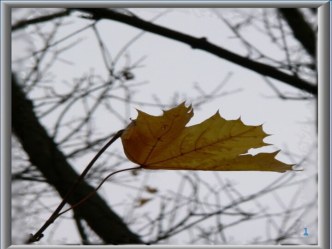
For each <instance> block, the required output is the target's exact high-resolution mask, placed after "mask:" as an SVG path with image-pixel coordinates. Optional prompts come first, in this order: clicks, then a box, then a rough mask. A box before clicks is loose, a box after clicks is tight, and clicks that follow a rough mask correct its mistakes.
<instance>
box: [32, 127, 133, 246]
mask: <svg viewBox="0 0 332 249" xmlns="http://www.w3.org/2000/svg"><path fill="white" fill-rule="evenodd" d="M123 131H124V130H119V131H118V132H117V133H115V135H114V136H113V137H112V138H111V140H110V141H109V142H107V144H105V145H104V146H103V147H102V148H101V149H100V151H98V153H97V154H96V155H95V156H94V157H93V158H92V160H91V161H90V163H89V164H88V165H87V166H86V168H85V169H84V171H83V172H82V174H81V175H80V176H79V177H78V178H77V180H76V182H75V183H74V184H73V186H72V187H71V188H70V189H69V191H68V192H67V194H66V195H65V197H64V198H63V200H62V201H61V203H60V204H59V206H58V207H57V208H56V209H55V210H54V212H53V213H52V215H51V216H50V217H49V218H48V220H46V221H45V223H44V225H43V226H42V227H41V228H40V229H39V230H38V231H37V232H36V233H35V234H31V236H30V238H29V239H28V241H27V244H30V243H33V242H37V241H39V240H40V239H41V238H42V237H43V236H44V235H43V232H44V231H45V230H46V229H47V228H48V227H49V226H50V225H51V224H52V223H53V222H54V221H55V220H56V219H57V218H58V217H59V216H60V215H61V214H60V212H61V210H62V208H63V207H64V206H65V204H66V203H67V202H68V199H69V197H70V196H71V195H72V194H73V193H74V192H75V191H76V190H77V188H78V186H79V185H80V183H81V182H82V181H83V179H84V177H85V176H86V175H87V173H88V172H89V170H90V169H91V168H92V166H93V165H94V163H95V162H96V161H97V159H98V158H99V157H100V156H101V155H102V154H103V153H104V152H105V150H106V149H107V148H108V147H109V146H110V145H111V144H113V143H114V142H115V141H116V140H117V139H118V138H119V137H121V135H122V133H123ZM125 170H129V169H124V170H119V171H116V172H113V173H111V174H110V175H109V176H107V178H109V177H110V176H111V175H114V174H115V173H118V172H121V171H125ZM107 178H105V179H104V180H103V182H104V181H105V180H106V179H107ZM103 182H102V183H103ZM100 186H101V185H100ZM100 186H98V188H99V187H100ZM93 193H95V191H94V192H93ZM90 194H91V193H90ZM90 194H89V195H88V196H90ZM74 206H77V204H75V205H74ZM66 211H68V210H66Z"/></svg>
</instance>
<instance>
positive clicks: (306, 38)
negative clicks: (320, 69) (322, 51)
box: [279, 8, 316, 59]
mask: <svg viewBox="0 0 332 249" xmlns="http://www.w3.org/2000/svg"><path fill="white" fill-rule="evenodd" d="M279 12H280V13H281V14H282V16H283V17H284V19H285V20H286V22H287V23H288V26H289V27H290V28H291V30H292V32H293V34H294V37H295V38H296V39H297V40H298V41H299V42H300V43H301V44H302V46H303V47H304V49H305V50H306V51H307V52H308V53H309V54H310V55H311V57H312V58H314V59H315V58H316V35H315V32H314V31H313V30H312V28H311V26H310V25H309V24H308V23H307V21H306V20H305V19H304V17H303V15H302V14H301V12H300V11H299V10H298V9H294V8H280V9H279Z"/></svg>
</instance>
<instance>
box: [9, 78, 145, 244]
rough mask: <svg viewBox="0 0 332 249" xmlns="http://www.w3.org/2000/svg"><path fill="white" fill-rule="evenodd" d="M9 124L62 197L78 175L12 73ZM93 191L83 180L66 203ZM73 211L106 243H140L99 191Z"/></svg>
mask: <svg viewBox="0 0 332 249" xmlns="http://www.w3.org/2000/svg"><path fill="white" fill-rule="evenodd" d="M12 128H13V132H14V134H15V135H16V137H17V138H18V140H19V141H20V143H21V144H22V147H23V149H24V150H25V151H26V153H27V154H28V156H29V160H30V162H31V163H32V164H33V165H35V166H36V167H37V168H38V169H39V170H40V171H41V172H42V174H43V175H44V177H45V178H46V179H47V181H48V182H49V184H51V185H52V186H53V187H54V188H55V189H56V190H57V191H58V193H59V194H60V196H61V197H62V198H64V197H65V196H66V194H67V192H68V190H69V189H70V188H71V186H72V185H73V183H74V182H75V181H76V180H77V178H78V175H77V173H76V172H75V171H74V170H73V168H72V166H71V165H70V164H69V163H68V162H67V160H66V158H65V156H64V155H63V153H62V152H61V151H60V150H59V149H58V147H57V145H56V144H55V142H54V141H53V140H52V139H51V138H50V137H49V135H48V134H47V131H46V130H45V128H44V127H43V126H42V125H41V124H40V122H39V120H38V119H37V117H36V115H35V113H34V111H33V104H32V102H31V101H30V100H28V99H27V98H26V96H25V94H24V93H23V91H22V90H21V88H20V86H19V84H18V82H17V80H16V77H15V75H14V74H12ZM93 191H94V188H93V187H91V186H90V185H89V184H87V183H86V182H84V181H83V182H82V183H81V184H80V187H79V188H78V189H77V190H76V191H75V193H74V194H72V195H71V196H70V197H68V203H69V204H70V205H74V204H76V203H77V202H78V201H80V200H81V199H82V198H84V197H85V196H86V195H88V194H89V193H91V192H93ZM76 212H77V215H79V216H80V217H81V218H82V219H85V220H86V222H87V223H88V225H89V226H90V227H91V229H93V230H94V232H95V233H96V234H98V235H99V236H100V238H101V239H102V240H104V241H105V243H107V244H141V243H142V241H141V240H140V239H139V237H138V235H136V234H134V233H132V232H131V231H130V230H129V228H128V227H127V225H126V224H125V223H124V222H123V221H122V219H121V218H120V217H119V216H118V215H117V214H116V213H114V211H112V209H111V208H110V207H109V206H108V205H107V203H106V202H105V201H104V200H103V199H102V198H101V197H100V196H99V195H98V194H95V195H94V196H92V197H91V198H90V199H89V200H88V201H86V203H84V205H82V206H80V208H79V209H77V210H76Z"/></svg>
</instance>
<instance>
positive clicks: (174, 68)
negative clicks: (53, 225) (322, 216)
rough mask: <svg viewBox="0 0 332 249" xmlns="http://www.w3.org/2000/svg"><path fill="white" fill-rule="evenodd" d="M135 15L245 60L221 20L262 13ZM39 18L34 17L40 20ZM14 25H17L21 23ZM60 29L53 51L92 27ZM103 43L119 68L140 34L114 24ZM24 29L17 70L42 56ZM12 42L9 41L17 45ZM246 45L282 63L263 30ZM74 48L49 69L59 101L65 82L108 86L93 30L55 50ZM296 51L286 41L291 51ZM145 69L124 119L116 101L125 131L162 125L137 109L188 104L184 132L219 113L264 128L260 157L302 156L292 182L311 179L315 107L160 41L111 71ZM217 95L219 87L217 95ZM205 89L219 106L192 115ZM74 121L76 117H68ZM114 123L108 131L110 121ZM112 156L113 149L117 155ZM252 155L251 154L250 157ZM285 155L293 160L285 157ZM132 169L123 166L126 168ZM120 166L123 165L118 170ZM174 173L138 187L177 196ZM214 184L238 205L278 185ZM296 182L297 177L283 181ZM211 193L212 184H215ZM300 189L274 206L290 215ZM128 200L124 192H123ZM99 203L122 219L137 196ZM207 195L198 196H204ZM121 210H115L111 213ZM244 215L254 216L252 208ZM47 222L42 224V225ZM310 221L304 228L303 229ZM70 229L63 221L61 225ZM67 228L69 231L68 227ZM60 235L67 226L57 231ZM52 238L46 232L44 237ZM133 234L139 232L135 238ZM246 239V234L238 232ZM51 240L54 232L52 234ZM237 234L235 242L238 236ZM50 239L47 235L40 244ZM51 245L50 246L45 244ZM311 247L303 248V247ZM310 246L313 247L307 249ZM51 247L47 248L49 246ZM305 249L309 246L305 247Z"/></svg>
mask: <svg viewBox="0 0 332 249" xmlns="http://www.w3.org/2000/svg"><path fill="white" fill-rule="evenodd" d="M131 11H133V12H134V13H135V14H137V15H138V16H140V17H142V18H143V19H145V20H151V19H152V18H156V17H157V16H158V15H161V16H160V17H158V18H157V19H156V20H155V21H154V22H155V23H156V24H160V25H163V26H166V27H169V28H172V29H175V30H178V31H180V32H184V33H186V34H189V35H193V36H195V37H206V38H207V39H208V40H209V41H210V42H212V43H215V44H218V45H220V46H222V47H224V48H226V49H229V50H231V51H233V52H236V53H239V54H241V55H244V54H245V53H246V50H245V49H244V46H243V44H241V43H240V42H239V41H238V40H237V39H236V38H235V37H234V34H233V33H232V31H231V30H230V29H229V28H228V27H227V26H226V25H225V23H224V22H223V21H222V20H221V19H220V16H223V17H225V18H228V19H232V20H236V18H241V13H242V15H244V14H243V13H246V12H248V13H252V12H254V13H255V12H257V15H259V13H260V11H261V10H260V9H247V10H241V11H242V12H241V11H235V10H234V9H213V10H211V9H167V10H165V9H131ZM22 13H23V12H17V16H20V15H22ZM35 13H36V14H38V13H40V12H39V11H38V10H36V11H35ZM17 16H15V15H13V19H15V18H17ZM65 20H66V21H65V23H66V25H65V26H63V27H62V28H61V32H58V33H57V34H56V37H55V38H54V41H57V40H60V39H62V38H63V37H65V36H67V35H69V34H71V33H72V32H73V31H75V30H78V29H80V28H83V27H85V26H87V25H89V24H90V23H91V20H87V19H83V18H80V17H79V16H78V14H73V15H72V16H71V17H67V18H66V19H65ZM41 27H42V29H46V30H47V29H50V28H51V27H52V25H49V24H47V25H41ZM96 28H97V30H98V31H99V34H100V35H101V38H102V40H103V41H104V42H105V44H106V46H107V50H108V51H109V53H110V56H111V58H112V59H114V58H116V56H117V54H118V53H119V51H121V49H122V48H123V46H124V45H125V44H127V43H128V42H129V41H130V40H131V39H133V38H134V37H135V36H137V35H138V34H140V33H141V32H142V31H141V30H139V29H136V28H132V27H130V26H127V25H124V24H120V23H116V22H114V21H104V20H103V21H100V22H99V23H98V24H97V25H96ZM29 29H34V28H33V27H30V28H27V29H24V30H22V31H19V32H17V34H15V35H21V36H22V38H21V39H14V40H13V50H12V52H13V61H15V60H17V59H19V58H23V57H25V56H26V55H27V54H28V51H27V48H28V47H30V46H31V44H32V46H34V47H35V48H36V49H39V48H40V46H41V43H40V41H39V40H38V39H37V38H36V37H34V36H29ZM15 35H14V37H13V38H15ZM244 35H245V37H246V39H248V41H250V42H251V43H252V44H255V46H256V47H258V48H260V49H261V50H262V51H263V52H265V53H267V54H268V55H269V56H270V57H273V58H275V59H282V58H283V56H284V55H283V54H282V53H281V52H280V50H278V48H276V47H274V46H273V45H272V44H271V42H270V41H269V39H268V38H267V37H266V35H263V34H262V33H261V32H260V30H259V26H258V27H256V26H253V27H250V28H248V31H246V32H245V33H244ZM77 40H79V41H80V42H79V43H78V44H77V45H76V46H75V47H73V48H71V49H69V50H67V51H66V52H64V53H63V54H61V57H60V58H61V60H59V62H57V63H56V64H55V65H54V66H53V67H52V68H51V69H50V75H52V80H54V81H56V82H58V83H59V85H58V86H57V88H56V89H57V90H58V91H59V92H66V90H67V89H66V86H65V84H63V82H64V81H72V80H73V79H75V78H79V77H81V76H82V75H83V74H87V73H88V72H91V71H93V72H94V73H95V74H97V75H100V76H101V77H103V78H104V79H106V78H107V70H106V68H105V65H104V63H103V61H102V56H101V51H100V49H99V46H98V44H97V42H98V41H97V39H96V36H95V33H94V32H93V30H92V29H91V28H90V29H87V30H85V31H82V32H80V33H79V34H77V35H75V36H73V37H72V38H70V39H67V40H66V41H64V42H63V43H60V44H59V45H58V46H59V47H62V46H65V45H66V44H70V43H72V42H74V41H77ZM290 42H291V43H292V41H290ZM142 58H143V59H144V60H142V61H141V63H140V65H141V67H139V68H136V69H134V70H133V74H134V75H135V78H134V80H133V81H131V82H130V81H128V84H132V85H135V84H138V85H139V86H137V87H136V88H135V89H136V90H135V93H134V95H132V99H131V100H132V101H133V103H132V104H131V105H130V108H129V109H125V107H124V105H123V104H122V103H121V102H120V101H118V102H116V101H114V103H115V104H114V105H117V106H116V109H118V110H120V112H122V113H123V114H124V118H125V120H127V124H128V123H129V122H130V119H129V117H130V118H133V119H134V118H135V117H136V115H137V111H136V108H137V109H140V110H142V111H144V112H147V113H150V114H154V115H159V114H161V113H162V112H161V109H160V108H159V107H153V106H149V105H142V104H140V103H156V99H158V101H160V103H163V104H164V105H165V108H168V107H169V106H171V105H175V104H178V103H181V102H183V101H186V103H187V104H188V105H189V104H191V103H193V104H194V113H195V115H194V117H193V118H192V120H191V121H190V124H196V123H199V122H201V121H203V120H205V119H206V118H208V117H210V116H211V115H213V114H214V113H215V112H216V111H218V110H219V113H220V115H221V116H222V117H224V118H226V119H237V118H238V117H241V119H242V120H243V122H244V123H245V124H248V125H259V124H264V126H263V129H264V131H265V132H266V133H268V134H272V135H271V136H270V137H268V138H266V139H265V141H266V142H268V143H271V144H273V145H272V146H269V147H265V148H264V149H262V150H261V151H268V152H270V151H275V150H278V149H281V152H280V154H278V156H277V159H278V160H281V161H283V162H285V163H293V164H296V163H299V161H300V160H302V159H303V158H304V157H305V156H307V155H309V158H308V159H307V161H306V162H304V163H302V164H301V168H303V169H304V171H301V172H296V173H295V176H294V181H298V180H301V179H305V178H307V177H308V178H309V177H311V176H312V175H313V174H315V172H316V165H317V164H316V153H315V151H316V133H315V125H314V122H315V104H314V101H312V100H301V101H292V100H288V101H285V100H281V99H279V98H278V97H277V96H276V94H275V92H274V90H273V89H272V88H271V87H270V86H269V85H268V84H267V83H266V81H265V80H264V79H263V77H262V76H261V75H258V74H257V73H254V72H252V71H250V70H247V69H245V68H243V67H240V66H238V65H235V64H232V63H230V62H228V61H226V60H223V59H220V58H218V57H216V56H214V55H212V54H208V53H206V52H203V51H200V50H193V49H192V48H191V47H189V46H187V45H185V44H181V43H179V42H176V41H174V40H170V39H167V38H164V37H160V36H157V35H154V34H150V33H144V34H142V35H141V37H139V39H137V40H136V41H135V42H134V43H133V44H132V45H131V46H130V47H129V48H128V49H127V51H126V53H125V54H124V55H123V56H122V57H121V58H120V60H119V62H118V63H117V68H118V69H120V68H121V66H122V65H126V63H128V60H130V61H131V62H135V61H139V60H141V59H142ZM27 67H28V63H27V61H24V62H23V63H21V64H19V63H16V64H15V63H14V64H13V68H14V70H15V69H17V70H20V71H21V72H22V74H23V73H24V70H21V69H24V68H27ZM270 80H271V82H273V83H274V84H275V86H277V87H278V89H279V90H280V91H282V92H286V93H288V94H290V95H291V94H297V93H298V92H299V91H298V90H296V89H294V88H292V87H289V86H287V85H285V84H284V83H282V82H277V81H275V80H272V79H270ZM221 85H222V87H220V86H221ZM198 89H202V90H203V91H204V92H205V93H206V94H207V95H209V94H213V93H214V92H215V91H216V89H217V90H218V91H219V92H218V94H220V95H221V96H220V97H218V98H215V99H212V100H211V101H210V102H208V103H205V104H203V105H200V106H199V107H197V108H195V100H197V97H199V96H200V95H201V93H200V90H198ZM38 94H40V93H38V90H35V91H33V92H31V93H30V97H34V96H38ZM114 94H115V95H117V96H119V97H125V93H124V92H121V91H116V92H115V93H114ZM72 115H74V116H75V115H76V114H75V113H72ZM55 118H56V116H53V117H52V116H50V117H48V118H45V119H43V120H42V122H43V123H44V124H45V125H46V126H48V127H52V126H53V124H54V119H55ZM111 120H112V121H111ZM124 125H125V122H120V121H116V122H114V119H113V118H112V119H111V117H110V116H109V114H105V115H103V113H100V114H99V115H98V116H96V117H95V121H94V126H95V129H96V130H97V131H98V133H99V134H103V133H106V134H107V133H109V132H110V129H111V130H112V131H116V130H118V129H122V128H123V127H124ZM117 146H118V148H117V150H118V151H119V152H120V153H122V149H121V145H120V143H117ZM114 149H115V148H114ZM253 153H257V151H253ZM290 155H291V156H290ZM90 156H91V155H88V156H87V157H84V158H82V159H81V160H77V161H76V162H75V165H76V166H77V165H80V166H79V167H77V169H79V168H80V169H81V168H82V167H83V166H82V165H85V164H86V163H87V162H88V160H89V157H90ZM129 165H133V164H132V163H131V162H128V164H127V166H129ZM124 166H125V165H124ZM178 174H179V172H170V171H155V172H144V173H142V175H141V176H140V177H141V178H140V180H139V181H138V183H139V184H145V185H151V186H154V187H157V188H158V189H160V191H161V192H162V191H164V193H166V192H167V191H176V189H177V182H176V181H177V179H178V178H179V177H178ZM199 174H201V176H202V177H203V178H204V179H209V180H208V181H215V180H216V177H215V174H216V173H215V172H199ZM217 174H218V175H219V177H221V178H222V179H223V180H224V181H230V182H232V183H234V184H235V186H236V188H237V190H238V191H239V192H240V193H242V194H243V195H246V194H250V193H254V192H255V191H258V190H260V189H262V188H263V187H264V186H266V185H268V184H269V183H271V182H273V181H274V180H276V179H277V178H279V177H280V176H281V174H279V173H273V172H272V173H267V172H218V173H217ZM286 174H294V173H286ZM216 183H217V182H216ZM297 190H298V189H297V188H293V189H292V188H287V189H286V190H284V191H280V192H279V193H278V195H279V198H282V199H283V201H284V203H286V205H288V204H289V202H290V200H291V199H292V197H293V194H294V193H296V191H297ZM126 191H128V192H126ZM315 191H316V185H315V182H313V181H310V182H309V183H308V184H307V185H306V187H305V188H303V191H302V192H301V193H299V203H301V201H302V202H303V203H305V202H306V201H307V200H308V199H310V198H312V197H313V195H314V194H315ZM100 193H101V194H102V195H103V196H104V197H105V199H107V200H109V202H110V204H111V206H112V204H113V207H114V208H115V210H116V211H117V212H118V213H119V214H120V215H125V214H126V212H129V211H128V209H124V208H123V206H121V205H119V206H117V205H115V204H119V203H123V202H128V198H131V197H133V196H135V191H133V190H130V189H129V190H128V189H127V188H124V187H120V186H117V185H116V184H108V185H107V184H106V185H105V186H104V187H103V188H102V189H101V191H100ZM204 194H205V193H202V196H204ZM269 204H271V205H272V206H273V208H276V210H282V207H276V206H275V204H274V200H272V198H271V197H267V198H266V205H267V206H269ZM117 207H118V208H117ZM142 208H145V212H151V213H153V212H155V211H156V210H158V208H159V203H158V201H155V202H153V201H151V202H150V203H148V204H146V205H145V206H144V207H142ZM249 209H250V208H249ZM315 215H316V211H313V213H311V214H310V215H308V217H306V216H303V220H302V221H301V222H302V223H301V224H300V225H299V237H301V235H302V233H303V230H302V228H303V227H308V226H310V225H309V224H308V223H309V220H312V217H313V216H315ZM45 217H46V216H45ZM307 218H308V221H307V220H306V219H307ZM66 223H68V224H69V223H70V222H69V221H66V222H63V223H62V224H66ZM70 224H71V223H70ZM258 224H260V225H261V227H255V229H251V228H250V227H245V225H244V226H242V227H241V226H238V227H236V228H235V229H233V230H231V232H230V233H231V234H230V237H231V238H233V241H232V240H231V241H230V243H234V244H246V243H247V242H248V241H250V240H252V238H254V237H255V236H259V234H260V233H262V231H264V229H265V228H264V224H262V223H258ZM62 226H63V225H62ZM70 226H71V227H72V233H71V234H70V237H71V238H67V237H66V236H67V235H68V229H69V228H68V226H67V227H66V229H65V232H64V230H63V229H61V225H60V226H59V228H58V229H57V230H56V231H57V232H56V233H55V234H54V237H53V238H52V239H54V241H57V242H55V243H59V241H69V242H70V241H75V240H74V239H73V238H77V235H76V230H75V227H74V226H73V225H72V224H71V225H70ZM309 229H310V232H312V233H316V228H315V227H313V228H311V227H309ZM50 230H52V229H50ZM132 230H133V231H135V226H133V228H132ZM244 230H245V231H246V232H245V233H243V231H244ZM50 232H54V231H50ZM238 232H240V233H241V237H238V236H237V235H236V234H237V233H238ZM45 236H47V233H46V234H45ZM183 236H184V235H183ZM46 241H47V240H46ZM307 241H309V240H307ZM312 241H314V242H315V237H314V236H313V237H312V240H310V241H309V242H312ZM185 242H186V237H185V236H184V237H176V238H175V239H174V240H170V243H178V244H182V243H185ZM46 243H47V242H46ZM302 243H306V242H303V241H302Z"/></svg>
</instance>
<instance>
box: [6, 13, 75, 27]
mask: <svg viewBox="0 0 332 249" xmlns="http://www.w3.org/2000/svg"><path fill="white" fill-rule="evenodd" d="M69 13H70V10H69V9H66V10H63V11H59V12H57V13H53V14H50V15H45V16H39V17H36V18H33V19H29V20H22V21H19V22H17V23H16V24H14V25H13V26H12V31H16V30H18V29H22V28H25V27H27V26H29V25H31V24H38V23H43V22H48V21H51V20H53V19H56V18H59V17H64V16H68V15H69Z"/></svg>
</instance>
